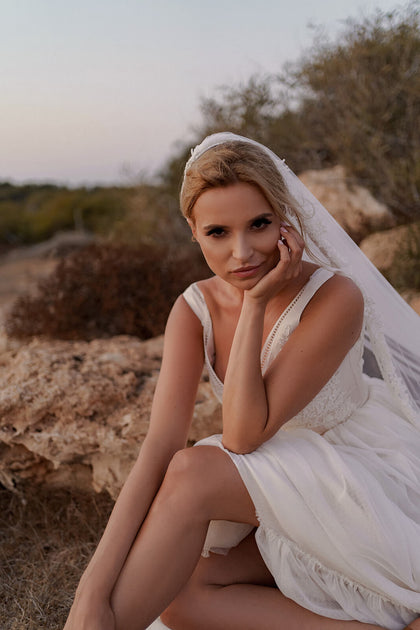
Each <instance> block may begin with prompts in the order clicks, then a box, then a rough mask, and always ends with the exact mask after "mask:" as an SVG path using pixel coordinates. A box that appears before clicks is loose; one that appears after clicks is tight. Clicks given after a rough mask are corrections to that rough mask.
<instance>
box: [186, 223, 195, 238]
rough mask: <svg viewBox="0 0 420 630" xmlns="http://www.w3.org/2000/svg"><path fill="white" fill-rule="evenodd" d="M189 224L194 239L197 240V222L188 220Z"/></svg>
mask: <svg viewBox="0 0 420 630" xmlns="http://www.w3.org/2000/svg"><path fill="white" fill-rule="evenodd" d="M187 223H188V225H189V226H190V229H191V232H192V235H193V238H195V239H197V228H196V226H195V222H194V221H193V220H192V219H187Z"/></svg>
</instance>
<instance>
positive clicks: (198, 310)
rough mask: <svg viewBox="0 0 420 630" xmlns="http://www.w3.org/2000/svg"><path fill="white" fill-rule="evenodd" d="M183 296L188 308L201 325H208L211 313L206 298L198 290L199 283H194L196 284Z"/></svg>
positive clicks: (191, 285)
mask: <svg viewBox="0 0 420 630" xmlns="http://www.w3.org/2000/svg"><path fill="white" fill-rule="evenodd" d="M182 295H183V298H184V299H185V301H186V303H187V304H188V306H189V307H190V308H191V310H192V311H193V312H194V313H195V315H197V317H198V319H199V320H200V322H201V325H202V326H204V325H205V324H206V323H207V320H208V317H209V312H208V308H207V304H206V301H205V299H204V296H203V294H202V293H201V291H200V289H199V288H198V286H197V283H196V282H194V284H190V286H189V287H187V288H186V289H185V291H184V292H183V294H182Z"/></svg>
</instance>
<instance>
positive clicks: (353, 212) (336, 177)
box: [299, 165, 395, 243]
mask: <svg viewBox="0 0 420 630" xmlns="http://www.w3.org/2000/svg"><path fill="white" fill-rule="evenodd" d="M299 178H300V180H301V181H302V182H303V183H304V184H305V186H306V187H307V188H309V190H310V191H311V192H312V194H313V195H315V197H316V198H317V199H319V201H320V202H321V203H322V204H323V205H324V206H325V207H326V208H327V210H328V211H329V213H330V214H331V215H332V216H333V217H334V218H335V220H336V221H337V222H338V223H339V224H340V225H341V227H343V228H344V229H345V230H346V232H347V233H348V234H350V236H351V237H352V238H353V240H354V241H355V242H356V243H359V242H360V240H361V239H362V238H364V237H365V236H367V235H368V234H370V233H371V232H375V231H377V230H383V229H385V228H390V227H392V226H394V225H395V221H394V218H393V216H392V214H391V212H390V211H389V210H388V208H387V207H386V206H384V205H383V204H382V203H380V202H379V201H377V200H376V199H374V197H372V195H371V194H370V192H369V191H368V190H367V189H366V188H364V187H362V186H359V185H357V184H352V182H351V180H349V178H347V177H346V171H345V169H344V167H343V166H339V165H338V166H334V167H333V168H327V169H322V170H319V171H305V172H304V173H302V174H301V175H299Z"/></svg>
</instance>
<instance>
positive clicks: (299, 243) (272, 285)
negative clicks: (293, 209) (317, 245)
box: [245, 225, 305, 303]
mask: <svg viewBox="0 0 420 630" xmlns="http://www.w3.org/2000/svg"><path fill="white" fill-rule="evenodd" d="M280 235H281V236H280V239H279V241H278V243H277V246H278V248H279V254H280V259H279V262H278V263H277V265H276V266H275V267H273V269H271V271H269V272H268V273H267V274H266V275H265V276H263V277H262V278H261V280H259V282H257V284H256V285H255V286H254V287H253V288H252V289H249V290H247V291H246V292H245V293H246V294H247V296H249V297H250V298H252V299H253V300H256V301H258V302H265V303H267V302H268V301H269V300H270V299H271V298H272V297H274V295H276V294H277V293H278V292H279V291H281V289H282V288H283V287H285V286H286V285H287V284H288V283H289V282H290V281H291V280H293V279H294V278H297V277H298V276H299V275H300V273H301V271H302V255H303V250H304V247H305V243H304V241H303V239H302V237H301V235H300V234H299V232H298V231H297V230H295V228H294V227H292V226H290V225H287V226H282V227H281V228H280ZM283 241H284V242H283Z"/></svg>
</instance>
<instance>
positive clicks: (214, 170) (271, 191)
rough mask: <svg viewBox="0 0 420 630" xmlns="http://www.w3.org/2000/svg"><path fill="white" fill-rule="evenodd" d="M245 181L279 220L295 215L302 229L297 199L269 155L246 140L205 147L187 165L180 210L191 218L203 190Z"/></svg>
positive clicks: (287, 219)
mask: <svg viewBox="0 0 420 630" xmlns="http://www.w3.org/2000/svg"><path fill="white" fill-rule="evenodd" d="M240 182H244V183H246V184H251V185H252V186H255V187H256V188H258V190H259V191H260V192H261V193H262V194H263V195H264V197H265V198H266V200H267V201H268V203H269V205H270V207H271V208H272V210H273V212H274V214H276V215H277V216H278V217H279V218H280V219H281V220H282V221H284V222H289V221H290V218H292V217H293V218H294V219H295V220H296V223H297V224H298V225H299V227H300V231H303V226H302V221H301V217H300V215H299V212H298V210H297V208H296V202H295V200H294V199H293V198H292V196H291V195H290V193H289V191H288V189H287V187H286V185H285V183H284V180H283V178H282V176H281V174H280V173H279V171H278V169H277V167H276V165H275V164H274V162H273V161H272V159H271V158H270V156H269V155H267V153H265V151H264V150H262V149H260V147H258V146H255V145H253V144H251V143H249V142H243V141H235V142H232V141H229V140H228V141H226V142H224V143H223V144H218V145H216V146H214V147H211V148H210V149H207V150H206V151H204V153H203V154H202V155H200V157H198V158H197V159H195V160H194V161H193V162H192V163H191V164H190V165H188V166H187V168H186V171H185V174H184V181H183V183H182V188H181V194H180V205H181V212H182V214H183V215H184V217H185V218H186V219H190V220H192V221H194V206H195V204H196V202H197V199H198V198H199V197H200V195H202V194H203V193H204V192H205V191H206V190H210V189H212V188H223V187H227V186H232V185H233V184H238V183H240Z"/></svg>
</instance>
